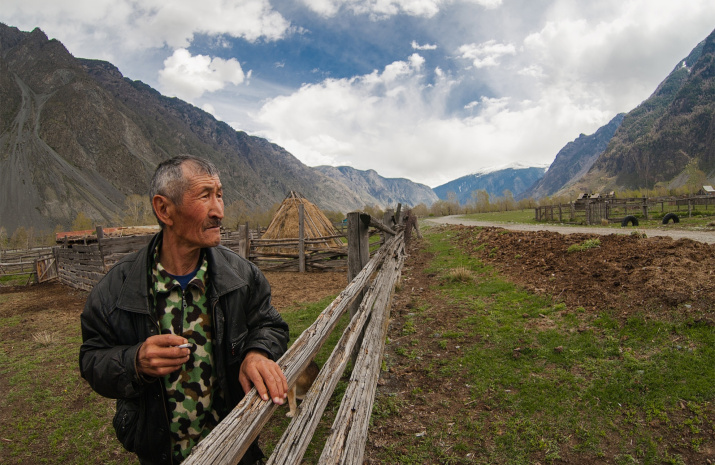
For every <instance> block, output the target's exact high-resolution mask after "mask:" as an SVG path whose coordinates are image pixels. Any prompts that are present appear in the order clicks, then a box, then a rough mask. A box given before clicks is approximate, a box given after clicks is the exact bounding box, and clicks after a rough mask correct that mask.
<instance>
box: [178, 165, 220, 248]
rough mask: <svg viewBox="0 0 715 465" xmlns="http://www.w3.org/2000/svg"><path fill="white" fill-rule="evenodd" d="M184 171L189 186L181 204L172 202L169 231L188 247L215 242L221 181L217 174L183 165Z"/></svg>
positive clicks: (210, 244) (218, 230) (218, 233)
mask: <svg viewBox="0 0 715 465" xmlns="http://www.w3.org/2000/svg"><path fill="white" fill-rule="evenodd" d="M183 171H184V177H185V178H186V179H187V180H188V183H189V187H188V189H187V190H186V192H185V193H184V197H183V200H182V202H181V205H176V206H175V207H176V210H175V212H174V215H173V220H174V224H173V225H172V226H171V229H172V233H174V234H175V235H176V237H177V238H178V239H179V240H180V241H181V242H182V243H183V245H184V246H186V247H188V248H191V249H194V248H199V249H200V248H204V247H214V246H217V245H218V244H219V243H220V242H221V230H220V227H221V220H222V219H223V190H222V188H221V181H220V180H219V178H218V176H210V175H208V174H199V173H196V172H195V171H194V170H193V169H192V168H191V167H187V166H184V167H183Z"/></svg>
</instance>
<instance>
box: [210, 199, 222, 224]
mask: <svg viewBox="0 0 715 465" xmlns="http://www.w3.org/2000/svg"><path fill="white" fill-rule="evenodd" d="M209 215H211V216H213V217H216V218H218V219H223V199H222V198H220V197H214V201H213V205H211V209H210V210H209Z"/></svg>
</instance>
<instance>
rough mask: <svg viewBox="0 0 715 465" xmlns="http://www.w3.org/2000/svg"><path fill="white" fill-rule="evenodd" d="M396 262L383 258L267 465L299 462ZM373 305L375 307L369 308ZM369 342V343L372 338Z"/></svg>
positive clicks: (391, 285) (389, 282) (390, 283)
mask: <svg viewBox="0 0 715 465" xmlns="http://www.w3.org/2000/svg"><path fill="white" fill-rule="evenodd" d="M396 261H397V259H395V258H394V257H392V256H391V257H387V259H386V260H385V262H384V264H383V265H382V268H381V269H380V271H379V273H378V275H377V277H376V278H375V280H374V281H373V284H372V285H371V286H370V288H369V289H368V290H367V292H366V293H365V297H364V298H363V301H362V303H361V304H360V307H359V309H358V311H357V313H356V314H355V316H354V317H353V319H352V320H351V321H350V323H349V324H348V326H347V328H345V330H344V331H343V335H342V337H341V338H340V340H339V341H338V343H337V345H336V346H335V349H334V350H333V352H332V354H331V355H330V357H329V358H328V360H327V361H326V363H325V365H324V366H323V368H322V369H321V370H320V373H319V374H318V377H317V378H316V380H315V381H314V382H313V386H312V387H311V388H310V390H309V391H308V393H307V394H306V396H305V398H304V399H303V402H302V403H301V406H300V410H299V412H298V414H297V415H296V417H295V418H294V419H293V421H292V422H291V423H290V424H289V425H288V428H286V430H285V432H284V433H283V436H282V437H281V439H280V440H279V442H278V443H277V444H276V447H275V449H274V452H273V455H271V457H270V458H269V460H268V464H269V465H273V464H285V463H300V462H301V460H302V458H303V455H304V454H305V451H306V449H307V448H308V445H309V444H310V441H311V439H312V436H313V434H314V433H315V430H316V428H317V427H318V424H319V423H320V419H321V417H322V415H323V412H324V411H325V407H326V406H327V404H328V401H329V400H330V396H331V394H332V392H333V391H334V390H335V386H337V384H338V381H339V380H340V378H341V376H342V373H343V372H344V371H345V367H346V366H347V364H348V361H349V360H350V359H351V354H352V352H353V349H354V347H355V344H357V343H358V342H359V340H360V337H361V334H362V331H363V327H364V326H365V323H366V322H367V321H368V319H369V318H370V315H371V312H372V313H373V316H372V319H373V320H374V319H375V318H378V319H380V317H379V316H378V315H375V314H374V312H376V311H383V312H384V309H381V308H380V306H379V305H377V306H375V305H374V304H375V303H376V302H377V301H382V300H384V297H383V296H384V295H385V294H390V292H391V289H392V288H394V281H393V280H392V275H394V274H395V269H394V266H395V265H394V262H396ZM374 307H375V310H374V311H373V308H374ZM378 309H379V310H378ZM365 343H368V341H367V340H365ZM370 343H372V341H371V342H370ZM380 352H381V351H380ZM353 373H354V371H353ZM358 376H359V375H358Z"/></svg>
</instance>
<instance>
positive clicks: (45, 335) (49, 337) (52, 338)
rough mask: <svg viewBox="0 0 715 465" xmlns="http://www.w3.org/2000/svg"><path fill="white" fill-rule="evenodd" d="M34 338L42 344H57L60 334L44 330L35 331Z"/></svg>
mask: <svg viewBox="0 0 715 465" xmlns="http://www.w3.org/2000/svg"><path fill="white" fill-rule="evenodd" d="M32 340H33V341H35V342H37V343H39V344H40V345H41V346H49V345H52V344H57V341H59V336H58V335H57V333H53V332H50V331H47V330H42V331H40V332H37V333H33V334H32Z"/></svg>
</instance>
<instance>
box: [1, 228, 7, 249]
mask: <svg viewBox="0 0 715 465" xmlns="http://www.w3.org/2000/svg"><path fill="white" fill-rule="evenodd" d="M7 243H8V237H7V229H5V226H0V255H2V254H3V253H4V252H5V249H7Z"/></svg>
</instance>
